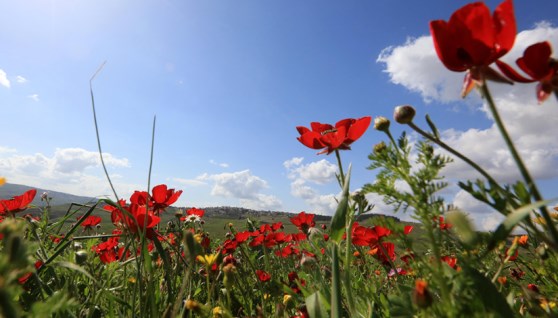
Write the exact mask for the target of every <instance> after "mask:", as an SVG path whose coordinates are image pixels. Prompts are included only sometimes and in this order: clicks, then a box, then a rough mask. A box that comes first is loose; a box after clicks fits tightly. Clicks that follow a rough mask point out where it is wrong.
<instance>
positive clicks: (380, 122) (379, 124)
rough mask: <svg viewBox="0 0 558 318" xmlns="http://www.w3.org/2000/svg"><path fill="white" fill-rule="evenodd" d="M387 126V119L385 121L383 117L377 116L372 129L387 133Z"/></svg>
mask: <svg viewBox="0 0 558 318" xmlns="http://www.w3.org/2000/svg"><path fill="white" fill-rule="evenodd" d="M389 124H390V121H389V119H387V118H385V117H383V116H378V117H376V118H375V119H374V129H376V130H379V131H388V130H389Z"/></svg>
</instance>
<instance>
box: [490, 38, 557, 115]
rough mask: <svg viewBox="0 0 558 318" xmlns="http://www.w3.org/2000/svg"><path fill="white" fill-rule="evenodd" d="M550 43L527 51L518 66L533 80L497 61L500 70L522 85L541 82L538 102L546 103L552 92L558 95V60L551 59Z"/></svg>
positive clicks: (540, 44) (543, 43)
mask: <svg viewBox="0 0 558 318" xmlns="http://www.w3.org/2000/svg"><path fill="white" fill-rule="evenodd" d="M551 55H552V47H551V46H550V43H549V42H547V41H545V42H539V43H535V44H533V45H531V46H529V47H528V48H527V49H525V52H524V53H523V56H522V57H520V58H518V59H517V61H516V64H517V65H518V66H519V68H520V69H521V70H522V71H523V72H525V73H527V74H528V75H529V76H530V77H531V78H525V77H523V76H521V75H519V74H518V73H517V72H516V71H515V70H514V69H513V68H511V67H510V66H509V65H508V64H506V63H504V62H502V61H496V65H497V66H498V68H499V69H500V70H501V71H502V73H504V74H505V75H506V76H507V77H509V78H510V79H512V80H514V81H516V82H520V83H531V82H539V83H538V85H537V100H538V101H539V104H540V103H542V102H544V101H545V100H546V99H547V98H548V97H549V96H550V94H551V93H552V92H554V93H556V94H558V60H556V59H554V58H552V57H551Z"/></svg>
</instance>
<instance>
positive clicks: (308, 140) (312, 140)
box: [297, 131, 325, 149]
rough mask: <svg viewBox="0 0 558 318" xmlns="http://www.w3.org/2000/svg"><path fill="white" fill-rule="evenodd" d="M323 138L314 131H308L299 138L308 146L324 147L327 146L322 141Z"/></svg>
mask: <svg viewBox="0 0 558 318" xmlns="http://www.w3.org/2000/svg"><path fill="white" fill-rule="evenodd" d="M321 138H322V135H321V134H319V133H317V132H314V131H308V132H306V133H305V134H303V135H301V136H300V137H298V138H297V139H298V141H300V142H301V143H302V144H303V145H305V146H306V147H308V148H312V149H322V148H324V147H325V144H324V143H323V142H322V141H321Z"/></svg>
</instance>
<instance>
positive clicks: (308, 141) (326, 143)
mask: <svg viewBox="0 0 558 318" xmlns="http://www.w3.org/2000/svg"><path fill="white" fill-rule="evenodd" d="M371 120H372V117H370V116H366V117H362V118H359V119H353V118H347V119H343V120H340V121H338V122H337V123H336V124H335V126H332V125H330V124H322V123H318V122H312V123H310V128H311V130H310V129H308V128H306V127H303V126H298V127H296V129H297V130H298V133H299V134H300V137H298V138H297V139H298V141H300V142H301V143H302V144H303V145H305V146H306V147H309V148H312V149H324V148H325V149H324V150H323V151H321V152H319V153H318V154H322V153H327V154H328V155H329V154H330V153H332V152H333V151H335V150H349V149H351V148H350V145H351V144H352V143H353V142H355V141H356V140H357V139H359V138H360V137H361V136H362V135H363V134H364V132H366V130H367V129H368V126H370V122H371Z"/></svg>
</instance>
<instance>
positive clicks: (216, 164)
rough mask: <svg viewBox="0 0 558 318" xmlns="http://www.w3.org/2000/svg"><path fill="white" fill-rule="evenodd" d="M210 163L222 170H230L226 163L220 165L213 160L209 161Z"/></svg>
mask: <svg viewBox="0 0 558 318" xmlns="http://www.w3.org/2000/svg"><path fill="white" fill-rule="evenodd" d="M209 163H210V164H212V165H215V166H219V167H221V168H228V167H229V164H228V163H225V162H222V163H219V162H217V161H215V160H213V159H211V160H209Z"/></svg>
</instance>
